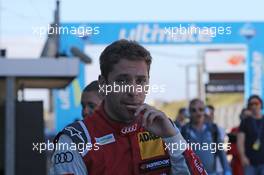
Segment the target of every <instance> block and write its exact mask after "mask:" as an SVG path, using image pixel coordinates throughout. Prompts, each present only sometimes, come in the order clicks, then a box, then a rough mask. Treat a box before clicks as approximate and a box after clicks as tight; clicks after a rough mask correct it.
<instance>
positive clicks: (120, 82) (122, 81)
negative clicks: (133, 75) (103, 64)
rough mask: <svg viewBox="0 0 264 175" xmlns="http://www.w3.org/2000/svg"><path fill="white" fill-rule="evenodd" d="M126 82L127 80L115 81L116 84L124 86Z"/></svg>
mask: <svg viewBox="0 0 264 175" xmlns="http://www.w3.org/2000/svg"><path fill="white" fill-rule="evenodd" d="M127 82H128V81H127V80H125V79H118V80H116V83H118V84H125V83H127Z"/></svg>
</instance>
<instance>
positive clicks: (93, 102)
mask: <svg viewBox="0 0 264 175" xmlns="http://www.w3.org/2000/svg"><path fill="white" fill-rule="evenodd" d="M101 102H102V100H101V99H100V98H99V97H98V92H96V91H90V92H83V93H82V97H81V105H82V116H83V117H85V116H89V115H91V114H92V113H93V111H94V109H95V108H96V107H97V106H98V105H100V103H101Z"/></svg>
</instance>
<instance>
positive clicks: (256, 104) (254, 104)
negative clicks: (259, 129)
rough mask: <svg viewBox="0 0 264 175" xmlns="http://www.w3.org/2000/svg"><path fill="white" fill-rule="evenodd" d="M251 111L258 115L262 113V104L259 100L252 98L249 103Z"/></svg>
mask: <svg viewBox="0 0 264 175" xmlns="http://www.w3.org/2000/svg"><path fill="white" fill-rule="evenodd" d="M249 109H250V110H251V111H252V113H253V114H258V113H259V112H260V111H261V102H260V101H259V100H258V99H257V98H252V99H251V100H250V102H249Z"/></svg>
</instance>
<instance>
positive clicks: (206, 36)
mask: <svg viewBox="0 0 264 175" xmlns="http://www.w3.org/2000/svg"><path fill="white" fill-rule="evenodd" d="M231 33H232V32H231V27H230V26H229V27H223V26H222V27H207V26H203V27H196V26H195V25H194V24H191V25H190V24H188V25H186V26H182V25H181V24H179V26H166V27H164V28H163V27H160V26H159V25H158V24H153V25H150V24H138V25H137V26H136V27H135V28H132V29H126V28H121V30H120V33H119V39H128V40H135V41H138V42H143V43H157V42H168V43H183V42H190V43H195V42H200V43H208V42H213V37H216V36H217V35H224V34H226V35H230V34H231Z"/></svg>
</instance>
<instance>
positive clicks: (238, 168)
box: [227, 108, 252, 175]
mask: <svg viewBox="0 0 264 175" xmlns="http://www.w3.org/2000/svg"><path fill="white" fill-rule="evenodd" d="M251 116H252V113H251V111H250V110H248V109H247V108H243V109H242V110H241V113H240V115H239V119H240V121H242V120H244V119H245V118H247V117H251ZM238 132H239V126H237V127H234V128H232V129H231V131H230V133H229V134H228V138H229V139H228V140H229V143H231V149H230V150H228V152H227V154H230V155H232V160H231V168H232V173H233V174H235V175H244V173H243V166H242V164H241V158H240V155H239V152H238V149H237V134H238Z"/></svg>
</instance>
